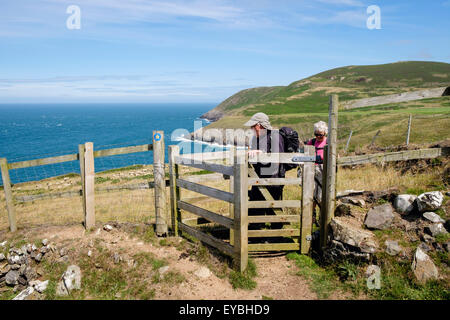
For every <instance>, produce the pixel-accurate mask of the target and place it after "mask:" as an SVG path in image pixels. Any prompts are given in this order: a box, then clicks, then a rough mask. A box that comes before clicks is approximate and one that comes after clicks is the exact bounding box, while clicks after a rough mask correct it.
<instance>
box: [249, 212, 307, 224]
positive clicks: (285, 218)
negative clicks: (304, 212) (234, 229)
mask: <svg viewBox="0 0 450 320" xmlns="http://www.w3.org/2000/svg"><path fill="white" fill-rule="evenodd" d="M271 222H291V223H300V216H299V215H293V214H292V215H276V216H248V223H271Z"/></svg>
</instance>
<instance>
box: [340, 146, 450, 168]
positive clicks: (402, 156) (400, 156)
mask: <svg viewBox="0 0 450 320" xmlns="http://www.w3.org/2000/svg"><path fill="white" fill-rule="evenodd" d="M446 155H448V150H445V148H429V149H420V150H407V151H398V152H385V153H375V154H364V155H360V156H350V157H342V158H340V159H339V160H338V165H339V166H350V165H358V164H365V163H383V162H389V161H406V160H414V159H432V158H437V157H441V156H446Z"/></svg>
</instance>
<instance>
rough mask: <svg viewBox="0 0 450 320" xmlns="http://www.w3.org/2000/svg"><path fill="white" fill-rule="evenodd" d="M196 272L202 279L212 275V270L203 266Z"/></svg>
mask: <svg viewBox="0 0 450 320" xmlns="http://www.w3.org/2000/svg"><path fill="white" fill-rule="evenodd" d="M194 274H195V275H196V276H197V277H199V278H201V279H206V278H209V277H210V276H211V271H209V269H208V268H206V267H201V268H200V269H198V270H197V271H195V272H194Z"/></svg>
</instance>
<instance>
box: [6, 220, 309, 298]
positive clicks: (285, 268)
mask: <svg viewBox="0 0 450 320" xmlns="http://www.w3.org/2000/svg"><path fill="white" fill-rule="evenodd" d="M102 227H103V226H102V225H101V226H98V228H97V229H96V231H92V232H89V233H86V232H85V231H84V228H83V227H82V226H81V225H72V226H51V227H39V228H35V229H30V230H27V231H22V232H20V231H19V234H16V235H15V236H14V239H15V240H16V241H17V239H20V237H22V239H26V240H27V241H34V240H36V239H45V238H47V239H48V240H50V242H51V243H53V244H54V245H55V246H56V247H58V248H60V247H65V248H68V249H69V252H70V254H69V259H70V262H69V263H70V264H77V261H76V257H80V256H81V255H87V254H88V252H89V251H95V248H94V247H93V243H96V244H97V245H101V246H102V248H104V249H107V250H109V252H111V253H118V254H120V256H121V257H122V258H123V261H124V262H123V267H124V268H126V267H127V263H126V261H127V259H128V258H129V257H133V256H136V254H138V253H148V254H151V255H152V256H154V257H155V259H160V260H164V261H166V266H168V268H166V269H167V270H170V271H171V272H176V273H177V274H181V276H182V279H183V281H180V283H175V284H174V283H165V282H157V283H154V282H153V283H152V282H151V275H152V274H151V270H138V272H141V275H142V281H144V282H148V286H151V287H152V288H153V289H154V293H155V294H154V299H178V300H184V299H194V300H201V299H212V300H216V299H218V300H228V299H232V300H246V299H252V300H260V299H276V300H278V299H283V300H304V299H317V296H316V294H315V293H314V292H312V291H311V290H310V289H309V286H308V282H307V280H305V279H303V278H302V277H300V276H297V275H296V272H297V267H296V265H295V263H294V262H293V261H289V260H287V259H286V257H285V255H284V254H278V255H268V256H265V257H262V256H259V257H252V260H253V261H254V262H255V264H256V268H257V273H258V275H257V277H256V278H254V280H255V281H256V283H257V286H256V288H255V289H253V290H244V289H233V287H232V285H231V283H230V280H229V278H228V277H226V276H221V277H218V276H217V275H219V276H220V273H217V272H214V271H215V270H211V271H213V272H211V273H208V270H206V274H201V272H200V271H199V270H201V269H202V270H203V271H205V265H202V264H200V263H199V262H198V261H197V259H195V257H192V256H191V255H189V251H186V250H184V249H183V248H181V249H180V247H179V246H176V245H175V246H173V245H170V244H169V245H167V244H165V245H161V244H160V242H159V241H160V240H161V238H156V237H155V240H156V241H148V242H144V241H143V240H142V239H140V238H138V237H135V235H134V234H132V233H130V232H127V231H125V230H123V228H120V227H114V228H113V229H112V230H111V231H105V230H104V229H103V228H102ZM0 236H1V238H2V239H1V240H2V241H3V240H8V238H10V237H9V236H8V234H6V233H4V234H3V235H0ZM9 240H11V239H9ZM183 241H185V240H183V239H182V238H171V243H175V244H177V243H182V242H183ZM184 248H185V247H184ZM95 255H96V254H95V252H94V254H93V255H92V257H91V259H95ZM111 263H113V262H111ZM42 280H45V274H43V275H42Z"/></svg>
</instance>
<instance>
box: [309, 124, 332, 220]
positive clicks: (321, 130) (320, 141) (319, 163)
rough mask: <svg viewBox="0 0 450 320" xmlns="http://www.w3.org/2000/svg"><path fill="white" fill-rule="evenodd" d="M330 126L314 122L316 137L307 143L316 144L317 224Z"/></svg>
mask: <svg viewBox="0 0 450 320" xmlns="http://www.w3.org/2000/svg"><path fill="white" fill-rule="evenodd" d="M327 134H328V126H327V124H326V123H325V122H323V121H319V122H316V123H315V124H314V136H315V138H313V139H311V140H309V141H308V142H307V143H306V144H307V145H310V146H314V148H315V150H316V165H315V170H314V172H315V173H314V184H315V186H314V202H313V221H314V223H315V224H316V225H317V219H316V204H318V205H319V208H320V204H321V203H322V172H323V151H324V147H325V145H326V144H327Z"/></svg>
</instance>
